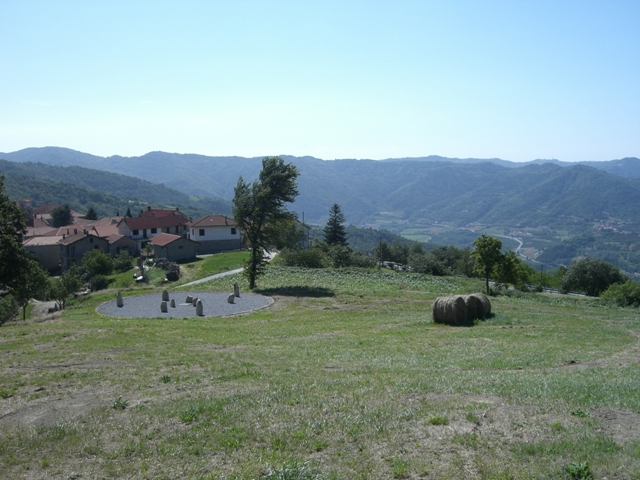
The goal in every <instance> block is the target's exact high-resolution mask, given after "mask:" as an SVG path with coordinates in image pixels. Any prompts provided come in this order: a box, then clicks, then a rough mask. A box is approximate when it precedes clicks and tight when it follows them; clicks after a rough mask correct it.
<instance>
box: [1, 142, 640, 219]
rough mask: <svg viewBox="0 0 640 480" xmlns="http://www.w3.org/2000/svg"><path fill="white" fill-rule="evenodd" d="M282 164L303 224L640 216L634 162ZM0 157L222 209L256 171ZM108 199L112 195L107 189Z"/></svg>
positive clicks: (222, 165) (163, 161)
mask: <svg viewBox="0 0 640 480" xmlns="http://www.w3.org/2000/svg"><path fill="white" fill-rule="evenodd" d="M282 157H283V158H284V159H285V161H287V162H291V163H294V164H295V165H296V166H297V167H298V169H299V171H300V177H299V179H298V187H299V190H300V196H299V197H298V198H297V199H296V202H295V203H294V204H293V205H292V206H291V207H292V210H295V211H296V212H298V213H299V214H300V215H302V213H303V212H304V215H305V218H306V220H307V221H308V222H309V223H317V224H322V223H323V222H324V221H325V220H326V217H327V215H328V211H329V208H330V207H331V205H332V204H333V203H339V204H340V205H341V207H342V210H343V212H344V213H345V215H346V217H347V221H348V222H349V223H353V224H365V223H374V222H375V221H376V218H377V216H378V215H379V213H380V212H393V214H394V216H395V217H397V218H399V219H402V220H408V221H412V222H416V221H420V222H448V223H450V224H452V225H456V226H464V225H468V224H481V225H510V226H517V227H523V226H540V225H558V224H565V225H567V224H568V225H573V224H577V223H583V222H593V221H596V220H618V221H623V222H626V223H631V224H636V223H640V209H638V208H636V206H638V205H640V160H639V159H638V158H625V159H622V160H612V161H610V162H581V163H567V162H559V161H557V160H553V161H543V160H535V161H533V162H526V163H516V162H508V161H505V160H500V159H486V160H483V159H447V158H444V157H437V156H431V157H421V158H411V159H402V158H400V159H386V160H382V161H374V160H348V159H347V160H330V161H327V160H320V159H317V158H314V157H293V156H287V155H282ZM0 158H4V159H6V160H9V161H11V162H38V163H41V164H46V165H52V166H66V167H68V168H67V169H64V170H63V171H65V172H66V173H65V174H61V175H62V176H66V178H76V173H78V172H79V171H78V170H74V169H73V168H71V167H74V168H75V167H77V166H82V167H84V168H86V169H97V170H103V171H108V172H113V173H118V174H121V175H127V176H133V177H137V178H141V179H144V180H147V181H148V182H152V183H153V184H161V185H162V187H158V188H171V189H174V190H177V191H179V192H183V193H184V194H186V195H188V196H190V197H192V196H198V197H201V198H210V199H211V198H213V199H215V198H218V201H220V199H223V200H224V201H226V202H228V201H229V200H231V199H232V198H233V188H234V187H235V185H236V183H237V180H238V177H240V176H242V177H243V178H244V179H245V180H248V181H251V180H253V179H255V178H257V175H258V173H259V171H260V168H261V158H257V157H254V158H244V157H209V156H204V155H196V154H175V153H165V152H150V153H147V154H146V155H142V156H140V157H120V156H112V157H99V156H95V155H90V154H86V153H82V152H77V151H74V150H70V149H65V148H57V147H45V148H28V149H24V150H20V151H17V152H12V153H3V154H0ZM43 172H44V170H43ZM84 174H85V177H86V172H84ZM47 175H48V173H47ZM121 180H122V177H121ZM122 181H123V182H124V180H122ZM84 182H85V183H84V185H86V186H88V187H91V188H96V189H100V188H101V187H100V183H101V182H100V177H99V176H96V181H94V182H93V183H91V184H89V182H88V181H86V180H85V181H84ZM109 183H110V184H112V183H114V182H109ZM115 183H116V184H117V183H118V182H117V181H116V182H115ZM158 192H160V190H158ZM108 193H114V194H115V193H116V192H115V191H114V190H113V189H112V190H111V191H109V192H108ZM161 196H163V197H164V198H166V195H162V194H161ZM220 205H222V204H220ZM227 205H228V203H227ZM227 208H228V207H227Z"/></svg>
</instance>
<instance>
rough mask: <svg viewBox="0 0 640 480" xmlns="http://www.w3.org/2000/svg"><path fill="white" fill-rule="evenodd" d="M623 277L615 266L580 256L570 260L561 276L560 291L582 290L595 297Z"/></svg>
mask: <svg viewBox="0 0 640 480" xmlns="http://www.w3.org/2000/svg"><path fill="white" fill-rule="evenodd" d="M624 281H625V277H624V276H623V275H622V273H621V272H620V270H619V269H618V268H617V267H614V266H613V265H611V264H610V263H609V262H605V261H604V260H600V259H598V258H581V259H579V260H576V261H573V262H571V266H570V267H569V268H568V269H567V273H565V275H564V277H563V278H562V285H561V287H560V291H561V292H562V293H568V292H569V291H571V290H578V291H582V292H584V293H585V294H587V295H588V296H590V297H597V296H599V295H600V294H601V293H602V292H604V291H605V290H606V289H607V288H609V287H610V286H611V285H613V284H614V283H622V282H624Z"/></svg>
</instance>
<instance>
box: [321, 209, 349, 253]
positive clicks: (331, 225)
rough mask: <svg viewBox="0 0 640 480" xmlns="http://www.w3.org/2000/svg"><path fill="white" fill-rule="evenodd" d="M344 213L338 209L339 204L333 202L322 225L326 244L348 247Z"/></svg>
mask: <svg viewBox="0 0 640 480" xmlns="http://www.w3.org/2000/svg"><path fill="white" fill-rule="evenodd" d="M344 222H345V219H344V214H343V213H342V210H340V205H338V204H337V203H334V204H333V205H332V206H331V210H329V220H328V221H327V225H326V226H325V227H324V241H325V242H326V244H327V245H329V246H332V245H342V246H343V247H348V246H349V242H348V241H347V230H346V228H345V226H344Z"/></svg>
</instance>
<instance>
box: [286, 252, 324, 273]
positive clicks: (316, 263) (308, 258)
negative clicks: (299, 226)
mask: <svg viewBox="0 0 640 480" xmlns="http://www.w3.org/2000/svg"><path fill="white" fill-rule="evenodd" d="M280 262H281V263H282V265H284V266H286V267H304V268H323V267H325V266H326V265H327V263H328V262H327V258H326V255H325V254H324V253H323V252H322V251H321V250H320V249H318V248H308V249H295V250H292V249H288V248H285V249H284V250H282V252H280Z"/></svg>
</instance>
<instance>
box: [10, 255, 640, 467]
mask: <svg viewBox="0 0 640 480" xmlns="http://www.w3.org/2000/svg"><path fill="white" fill-rule="evenodd" d="M239 278H240V277H238V276H235V277H225V278H223V279H219V280H215V281H212V282H209V283H206V284H202V285H198V286H197V287H198V288H199V289H201V290H206V289H209V290H211V289H214V290H222V291H229V292H230V291H231V285H232V284H233V282H235V281H238V280H239ZM242 285H244V288H245V289H246V284H244V283H242ZM481 285H482V284H481V282H479V281H475V280H467V279H458V278H437V277H429V276H422V275H415V274H401V273H393V272H387V271H359V270H346V271H340V270H316V271H308V270H301V269H285V268H280V267H272V268H270V269H269V271H268V274H267V276H266V277H264V278H262V279H261V280H260V281H259V286H260V288H261V289H262V293H264V294H266V295H269V296H271V297H273V298H274V299H275V303H274V305H272V306H271V307H269V308H267V309H265V310H260V311H258V312H254V313H251V314H247V315H242V316H237V317H228V318H198V319H179V320H176V319H160V318H153V319H143V320H127V319H113V318H107V317H102V316H100V315H98V314H96V313H95V309H96V307H97V306H98V305H99V304H100V303H102V302H105V301H108V300H112V299H113V298H114V297H115V291H111V292H108V293H103V294H99V295H95V296H91V297H87V298H85V299H84V300H82V301H76V302H75V303H72V304H71V306H70V307H69V308H68V310H67V311H66V312H64V313H63V314H62V315H56V316H55V317H52V318H48V319H46V320H35V319H33V320H30V321H27V323H23V322H17V323H11V324H6V325H4V326H2V327H1V328H0V372H2V375H1V376H0V477H2V478H65V479H66V478H78V479H79V478H167V479H169V478H241V479H262V478H264V479H343V478H344V479H353V478H360V479H383V478H397V479H402V478H407V479H410V478H413V479H418V478H420V479H465V478H468V479H481V478H482V479H521V478H522V479H527V478H531V479H533V478H536V479H537V478H546V479H557V478H563V477H566V478H587V477H586V476H585V475H586V473H585V472H587V471H590V472H591V473H592V474H593V476H594V477H595V478H599V479H604V478H607V479H632V478H640V413H639V412H640V375H639V366H640V316H639V315H638V311H637V310H632V309H618V308H609V307H607V306H605V305H604V304H601V303H600V302H599V301H597V300H591V299H586V298H576V297H565V296H551V295H539V294H520V295H516V296H511V297H508V296H499V297H492V298H491V302H492V306H493V311H494V312H495V316H494V317H493V318H490V319H488V320H487V321H484V322H480V323H478V324H477V325H475V326H473V327H461V328H454V327H446V326H440V325H435V324H433V323H432V320H431V304H432V302H433V300H434V299H435V298H436V297H437V296H439V295H442V294H449V293H470V292H474V291H479V290H480V289H481ZM139 293H140V292H136V291H131V292H126V291H125V292H124V295H125V301H126V296H127V295H135V294H139ZM585 462H588V467H587V466H586V463H585ZM572 464H573V465H572ZM570 472H573V473H570ZM581 472H582V473H581Z"/></svg>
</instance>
